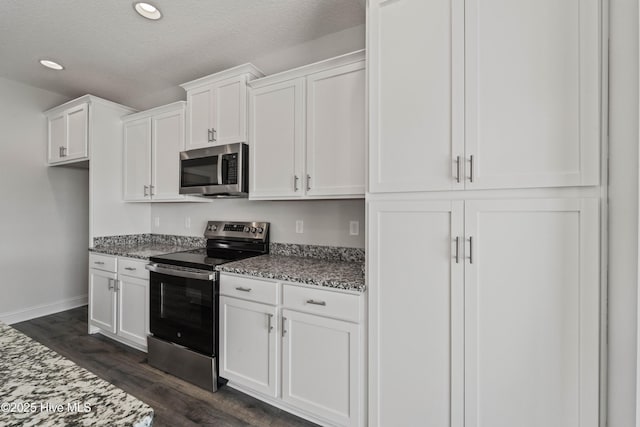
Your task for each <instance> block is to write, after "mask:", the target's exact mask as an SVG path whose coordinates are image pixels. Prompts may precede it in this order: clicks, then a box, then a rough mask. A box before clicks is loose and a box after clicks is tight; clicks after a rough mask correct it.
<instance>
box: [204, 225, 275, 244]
mask: <svg viewBox="0 0 640 427" xmlns="http://www.w3.org/2000/svg"><path fill="white" fill-rule="evenodd" d="M268 232H269V223H268V222H255V221H254V222H237V221H234V222H227V221H209V222H207V228H206V229H205V230H204V237H205V238H207V239H215V238H223V237H231V238H234V237H235V238H238V237H239V238H245V239H247V238H248V239H254V240H263V241H264V240H266V239H267V236H268Z"/></svg>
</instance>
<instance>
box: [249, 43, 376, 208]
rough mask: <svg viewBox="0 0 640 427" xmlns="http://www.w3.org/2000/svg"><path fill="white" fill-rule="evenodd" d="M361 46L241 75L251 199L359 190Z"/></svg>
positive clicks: (348, 194)
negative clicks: (248, 78)
mask: <svg viewBox="0 0 640 427" xmlns="http://www.w3.org/2000/svg"><path fill="white" fill-rule="evenodd" d="M364 59H365V54H364V51H358V52H354V53H351V54H347V55H343V56H340V57H337V58H332V59H328V60H326V61H322V62H318V63H316V64H311V65H307V66H304V67H300V68H297V69H294V70H290V71H286V72H283V73H279V74H275V75H273V76H269V77H265V78H262V79H258V80H254V81H252V82H250V83H249V86H250V87H251V89H250V94H249V144H250V147H251V148H250V149H251V156H250V161H251V165H252V169H251V171H252V174H251V186H250V189H249V198H251V199H265V200H277V199H298V198H312V199H323V198H362V197H364V191H365V157H366V152H365V143H366V137H365V134H366V125H365V62H364Z"/></svg>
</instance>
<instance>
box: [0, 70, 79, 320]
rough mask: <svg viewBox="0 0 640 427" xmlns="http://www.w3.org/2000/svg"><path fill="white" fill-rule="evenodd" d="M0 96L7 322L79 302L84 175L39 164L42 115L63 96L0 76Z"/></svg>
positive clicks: (1, 308)
mask: <svg viewBox="0 0 640 427" xmlns="http://www.w3.org/2000/svg"><path fill="white" fill-rule="evenodd" d="M0 94H1V95H0V171H1V177H0V198H1V199H2V204H1V205H0V213H1V214H0V236H1V237H0V271H2V279H1V283H2V284H1V289H2V296H1V297H0V320H3V321H8V322H14V321H17V320H22V319H24V318H27V317H34V315H38V314H40V315H41V314H44V313H46V312H47V311H48V312H54V311H59V310H61V309H64V308H68V307H70V306H73V305H79V304H81V303H83V302H86V294H87V240H88V234H89V224H88V221H89V211H88V207H89V202H88V172H87V170H86V169H84V170H82V169H71V168H49V167H47V166H46V165H45V162H46V147H45V141H46V134H47V130H46V118H45V116H44V115H43V114H42V112H43V111H45V110H47V109H49V108H51V107H54V106H56V105H58V104H61V103H63V102H65V101H67V99H66V98H65V97H63V96H61V95H58V94H55V93H52V92H48V91H44V90H41V89H36V88H33V87H30V86H26V85H23V84H20V83H16V82H13V81H10V80H6V79H3V78H0ZM34 307H39V311H38V312H28V311H27V312H25V310H29V309H32V308H34Z"/></svg>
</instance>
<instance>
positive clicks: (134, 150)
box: [124, 118, 151, 201]
mask: <svg viewBox="0 0 640 427" xmlns="http://www.w3.org/2000/svg"><path fill="white" fill-rule="evenodd" d="M150 183H151V119H150V118H144V119H140V120H135V121H130V122H125V123H124V200H128V201H135V200H149V199H150V198H151V193H150V190H149V185H150Z"/></svg>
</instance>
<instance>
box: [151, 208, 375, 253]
mask: <svg viewBox="0 0 640 427" xmlns="http://www.w3.org/2000/svg"><path fill="white" fill-rule="evenodd" d="M151 216H152V217H154V218H155V217H158V218H159V221H160V226H159V227H156V226H155V224H154V221H153V220H152V228H151V232H152V233H158V234H177V235H183V236H202V233H203V232H204V227H205V224H206V222H207V221H208V220H236V221H268V222H270V223H271V232H270V238H271V241H272V242H280V243H304V244H314V245H327V246H346V247H352V248H364V230H365V227H364V225H365V224H364V200H342V201H336V200H317V201H277V202H267V201H252V200H247V199H218V200H213V201H212V202H211V203H197V204H196V203H185V204H176V203H156V204H154V205H153V206H152V208H151ZM185 217H189V218H190V219H191V228H189V229H186V228H185ZM297 220H302V221H303V225H304V227H303V233H302V234H297V233H296V232H295V230H296V228H295V227H296V221H297ZM349 221H358V222H359V223H360V235H358V236H350V235H349Z"/></svg>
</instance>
